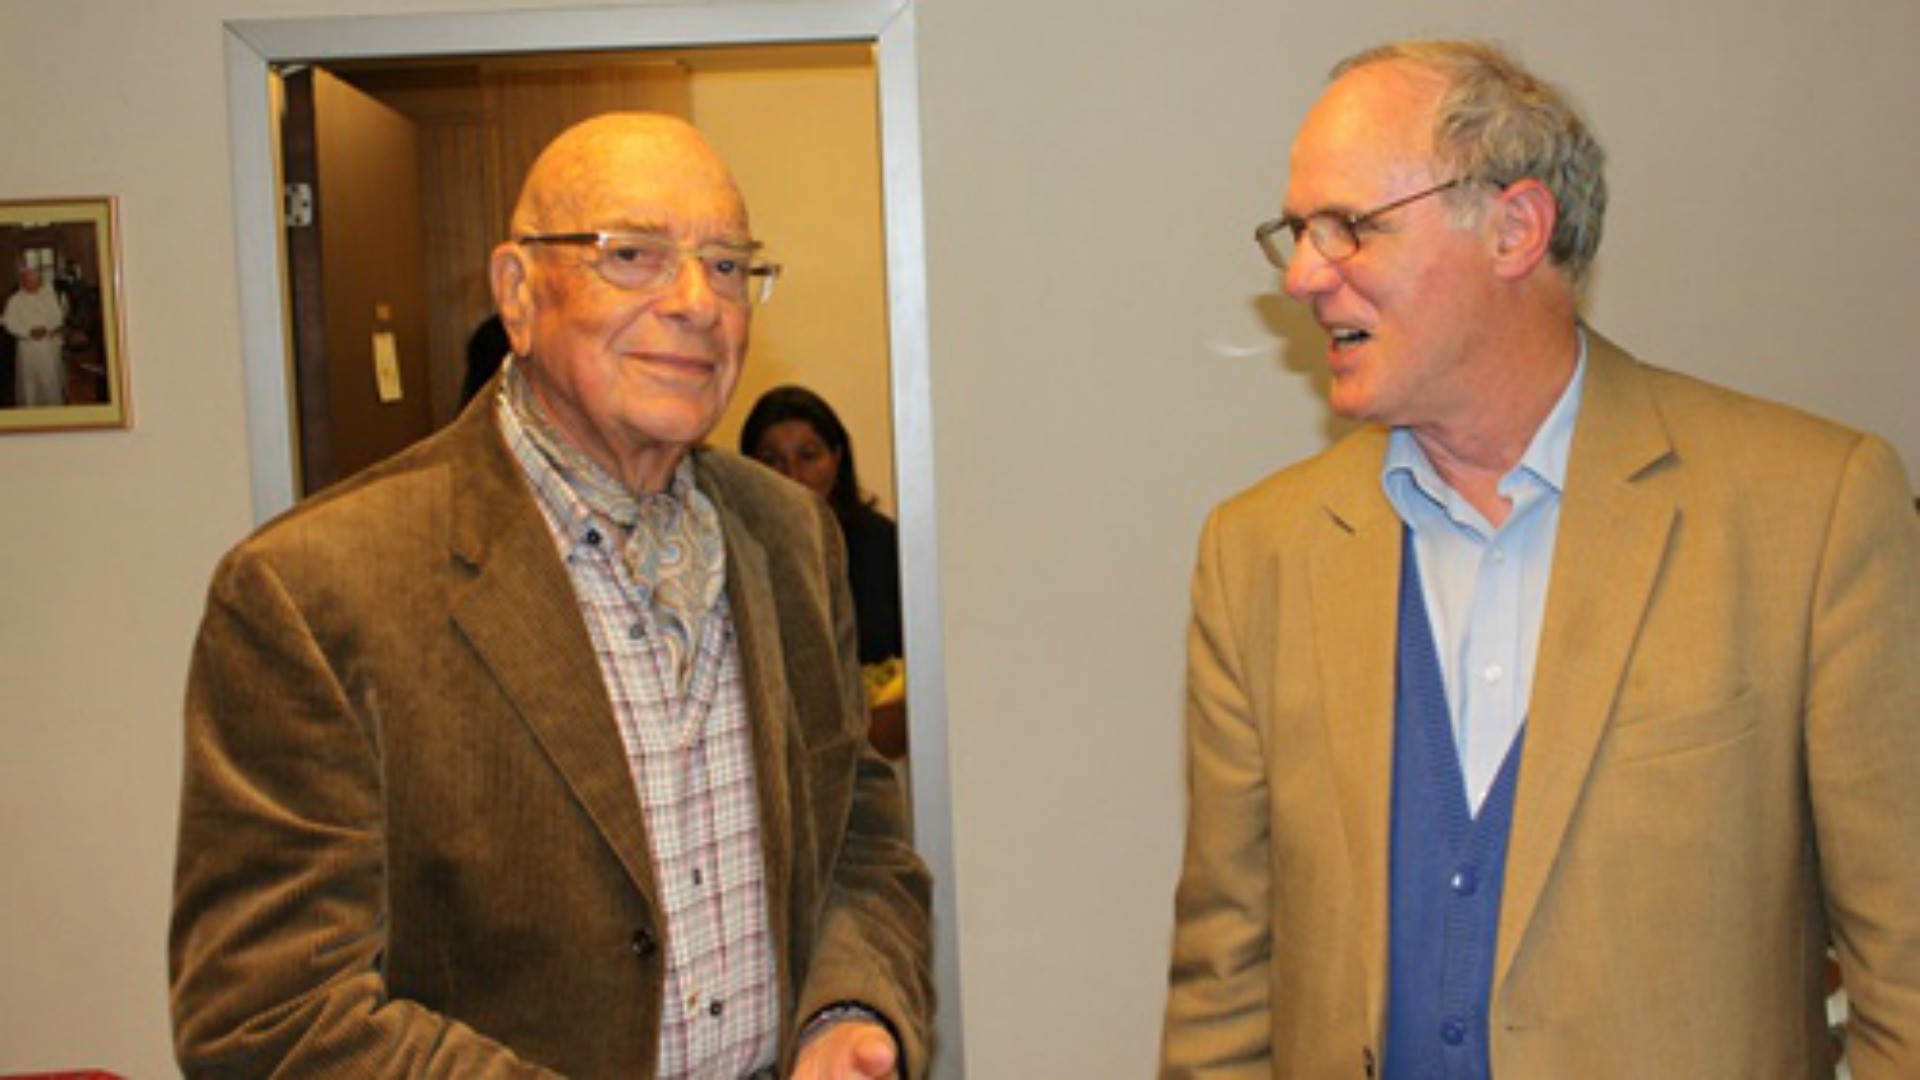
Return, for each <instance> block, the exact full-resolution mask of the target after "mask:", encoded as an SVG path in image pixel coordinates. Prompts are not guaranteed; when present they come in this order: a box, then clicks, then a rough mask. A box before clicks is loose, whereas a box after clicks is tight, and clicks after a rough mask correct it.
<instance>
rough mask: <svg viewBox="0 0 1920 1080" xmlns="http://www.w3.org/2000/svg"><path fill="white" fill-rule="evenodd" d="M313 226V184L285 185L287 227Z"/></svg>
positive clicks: (302, 227)
mask: <svg viewBox="0 0 1920 1080" xmlns="http://www.w3.org/2000/svg"><path fill="white" fill-rule="evenodd" d="M312 227H313V185H312V184H288V185H287V228H289V229H307V228H312Z"/></svg>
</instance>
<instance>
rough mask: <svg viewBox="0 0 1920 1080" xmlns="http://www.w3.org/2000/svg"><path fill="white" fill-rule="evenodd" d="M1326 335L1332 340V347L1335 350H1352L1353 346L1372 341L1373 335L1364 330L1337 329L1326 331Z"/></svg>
mask: <svg viewBox="0 0 1920 1080" xmlns="http://www.w3.org/2000/svg"><path fill="white" fill-rule="evenodd" d="M1328 333H1329V334H1330V335H1331V336H1332V338H1333V347H1334V348H1335V349H1347V348H1352V347H1353V346H1355V345H1364V344H1366V343H1367V342H1369V341H1372V340H1373V335H1372V334H1370V333H1368V332H1366V331H1365V330H1352V329H1346V328H1338V329H1334V330H1331V331H1328Z"/></svg>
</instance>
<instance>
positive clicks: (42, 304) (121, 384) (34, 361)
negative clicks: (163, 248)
mask: <svg viewBox="0 0 1920 1080" xmlns="http://www.w3.org/2000/svg"><path fill="white" fill-rule="evenodd" d="M118 234H119V222H118V220H117V216H116V206H115V203H114V200H113V198H112V197H111V196H89V197H77V198H56V199H4V200H0V274H4V277H0V434H4V433H7V432H17V431H69V430H78V429H83V428H124V427H126V426H127V425H128V423H129V421H130V420H131V417H132V409H131V408H130V406H129V402H128V401H127V360H126V355H125V351H124V349H123V348H122V345H121V312H120V304H121V298H120V251H119V236H118Z"/></svg>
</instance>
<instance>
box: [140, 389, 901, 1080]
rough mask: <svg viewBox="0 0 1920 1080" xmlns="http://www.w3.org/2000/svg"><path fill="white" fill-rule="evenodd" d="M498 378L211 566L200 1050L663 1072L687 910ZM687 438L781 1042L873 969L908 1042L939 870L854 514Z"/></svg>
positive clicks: (357, 1066) (196, 821)
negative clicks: (852, 552)
mask: <svg viewBox="0 0 1920 1080" xmlns="http://www.w3.org/2000/svg"><path fill="white" fill-rule="evenodd" d="M481 401H482V404H481V405H478V406H476V407H475V408H472V409H469V410H468V412H467V413H466V414H465V415H463V416H462V417H461V418H460V419H458V420H457V421H456V422H455V423H454V424H453V425H451V426H450V427H449V428H448V429H447V430H446V431H445V432H443V433H442V434H440V435H439V436H436V437H435V438H433V439H431V440H429V441H427V442H426V443H423V444H422V445H420V446H418V447H415V448H413V449H411V450H409V451H406V452H405V453H403V454H401V455H400V456H398V457H396V458H395V459H393V460H392V461H390V462H388V463H386V464H384V465H381V466H379V467H377V468H376V469H375V470H373V471H372V472H370V473H368V474H366V475H364V476H362V477H360V478H358V479H356V480H353V481H351V482H349V483H348V484H346V485H344V486H343V487H342V488H340V489H338V490H336V491H334V492H330V493H328V494H325V495H323V496H321V497H319V498H317V499H314V500H311V501H309V502H307V503H305V504H303V505H301V506H300V507H298V508H296V509H295V510H293V511H292V512H291V513H290V514H288V515H287V516H285V517H283V518H281V519H279V520H278V521H276V522H273V523H271V524H269V525H268V526H266V527H265V528H264V529H263V530H262V531H261V532H260V533H259V534H257V535H256V536H254V537H253V538H251V539H249V540H248V541H246V542H245V543H243V544H242V545H240V546H239V547H238V548H237V549H235V550H234V551H233V552H232V553H231V554H229V555H228V556H227V558H226V559H225V560H224V561H223V562H222V563H221V565H220V568H219V570H218V572H217V573H216V575H215V578H214V582H213V586H212V591H211V595H210V597H209V600H208V604H207V611H206V617H205V621H204V623H203V624H202V627H201V632H200V637H199V641H198V643H197V645H196V648H195V651H194V659H193V666H192V674H191V677H190V685H189V690H188V701H187V729H186V781H185V795H184V801H183V809H182V815H181V826H180V853H179V864H178V876H177V882H176V891H175V907H174V919H173V931H172V949H171V959H172V970H173V997H172V1000H173V1012H174V1022H175V1032H176V1044H177V1051H178V1054H179V1057H180V1061H181V1064H182V1066H183V1067H184V1068H185V1070H186V1071H187V1072H188V1073H189V1074H193V1075H206V1076H259V1075H266V1074H268V1073H273V1074H275V1075H291V1076H322V1075H326V1076H334V1075H347V1076H375V1075H379V1076H400V1075H408V1076H447V1077H463V1078H465V1077H496V1076H498V1077H504V1076H533V1075H546V1074H548V1070H551V1071H552V1072H554V1073H563V1074H568V1075H573V1076H582V1077H621V1076H626V1077H631V1076H648V1075H651V1074H652V1071H653V1063H654V1060H655V1056H656V1046H657V1039H658V1026H659V1025H658V1018H659V1014H660V997H661V989H662V984H663V978H664V961H665V947H664V935H665V934H666V933H667V931H668V929H669V928H667V927H664V926H663V925H662V924H661V917H660V913H659V907H658V903H657V900H656V896H657V893H656V889H655V885H654V881H653V867H652V865H651V859H650V857H649V854H648V846H647V837H646V822H645V820H644V818H643V814H642V812H641V809H640V804H639V801H638V799H637V797H636V796H635V793H634V790H633V782H632V780H631V779H630V776H629V773H628V770H627V765H626V754H625V751H624V749H623V747H622V744H621V740H620V736H619V733H618V730H617V728H616V726H615V723H614V719H613V714H612V708H611V706H610V704H609V703H608V700H607V695H606V693H605V691H604V689H603V686H602V681H601V677H600V671H599V668H598V666H597V662H596V660H595V658H594V652H593V646H592V644H591V641H590V638H589V636H588V633H587V630H586V627H585V624H584V623H583V622H582V619H581V616H580V614H579V611H578V608H577V606H576V602H575V599H574V594H573V591H572V588H571V586H570V585H569V582H568V578H567V574H566V570H565V569H564V567H563V566H562V564H561V562H560V559H559V557H558V555H557V553H556V551H555V548H554V544H553V541H552V539H551V537H550V534H549V531H548V528H547V525H546V522H545V520H544V519H543V518H542V516H541V513H540V511H539V508H538V507H537V506H536V505H535V503H534V501H533V498H532V495H531V493H530V491H529V489H528V487H527V484H526V481H525V479H524V477H523V476H522V474H521V473H520V471H519V468H518V466H517V464H516V463H515V462H514V461H513V459H512V457H511V455H510V454H509V452H508V451H507V449H506V447H505V444H504V443H503V442H502V440H501V438H500V435H499V433H498V430H497V427H496V423H495V420H494V417H493V410H492V407H491V401H492V395H490V394H489V395H483V397H482V399H481ZM697 463H698V468H699V475H700V486H701V488H702V490H703V491H705V492H707V493H708V494H709V495H710V496H711V497H712V499H713V500H714V502H715V503H716V504H717V505H718V507H719V510H720V516H721V521H722V525H723V528H724V531H725V535H726V544H727V559H728V582H727V596H728V601H729V603H730V604H731V607H732V613H733V617H734V621H735V625H736V628H737V630H738V642H739V649H740V659H741V663H742V668H743V674H744V677H745V683H746V688H747V695H748V704H749V712H750V716H751V724H752V731H753V741H754V754H755V759H756V762H757V765H758V776H757V780H758V786H759V796H760V811H761V813H760V825H761V834H762V840H763V843H764V845H765V849H766V858H767V877H768V903H769V909H768V910H769V916H770V923H771V928H772V931H773V935H774V950H775V956H776V960H777V963H778V965H779V982H780V1006H781V1013H782V1021H783V1029H784V1034H783V1036H782V1040H781V1042H782V1058H783V1061H787V1062H790V1061H791V1057H792V1053H793V1044H794V1035H795V1034H796V1028H797V1026H798V1022H799V1021H800V1020H802V1019H804V1018H805V1017H807V1016H809V1015H811V1014H812V1012H814V1011H815V1010H817V1009H819V1008H820V1007H822V1006H824V1005H828V1004H831V1003H833V1002H836V1001H841V1000H857V1001H861V1002H864V1003H866V1004H868V1005H871V1006H873V1007H874V1008H876V1009H878V1010H880V1011H881V1012H882V1013H883V1014H884V1015H886V1016H887V1017H888V1018H889V1019H890V1020H891V1021H892V1022H893V1023H894V1024H895V1025H896V1027H897V1028H898V1029H899V1033H900V1036H901V1038H902V1040H903V1043H904V1049H905V1052H906V1057H907V1061H908V1062H909V1063H910V1065H911V1066H912V1067H913V1068H914V1070H915V1072H916V1074H919V1073H921V1072H923V1071H924V1069H925V1067H926V1062H927V1060H928V1045H927V1039H928V1023H929V1018H930V1012H931V1000H930V999H931V986H930V977H929V971H928V957H929V945H928V942H929V937H928V926H927V904H928V882H927V878H926V875H925V871H924V870H923V868H922V867H921V865H920V863H919V861H918V860H917V859H916V857H915V856H914V854H913V853H912V851H911V850H910V849H909V847H908V844H907V841H906V840H905V829H904V824H903V821H904V816H903V806H902V804H901V801H900V797H899V793H898V791H897V789H896V786H895V784H894V782H893V778H892V774H891V773H890V771H889V770H888V769H887V767H886V765H885V764H884V763H883V762H882V761H881V760H880V758H879V757H877V756H876V755H874V754H873V753H872V752H871V750H870V749H868V747H867V745H866V738H865V734H866V709H865V698H864V696H863V690H862V684H861V681H860V678H859V669H858V666H857V661H856V659H855V652H854V637H853V624H852V616H851V614H850V612H851V610H852V609H851V605H850V600H849V597H848V594H847V590H846V585H845V578H844V573H843V571H842V569H841V567H842V561H843V558H844V556H843V554H842V550H841V545H840V539H839V534H838V532H837V530H836V529H835V528H834V526H833V524H832V515H831V514H830V513H828V512H827V511H826V509H825V507H824V505H823V504H821V503H820V502H819V500H817V499H814V498H811V497H810V496H808V495H806V494H805V493H804V492H803V491H802V490H801V489H800V488H798V487H796V486H794V485H792V484H789V483H787V482H786V481H783V480H780V479H778V478H777V477H775V476H774V475H773V474H772V473H770V472H767V471H765V470H763V469H761V468H760V467H759V466H757V465H753V464H751V463H747V462H744V461H742V460H740V459H738V458H734V457H731V456H728V455H723V454H718V453H705V452H702V453H700V454H699V455H698V457H697ZM783 1075H784V1073H783Z"/></svg>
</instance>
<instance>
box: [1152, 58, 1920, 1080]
mask: <svg viewBox="0 0 1920 1080" xmlns="http://www.w3.org/2000/svg"><path fill="white" fill-rule="evenodd" d="M1605 205H1606V185H1605V180H1604V176H1603V170H1602V154H1601V151H1600V147H1599V145H1598V144H1597V142H1596V141H1595V140H1594V138H1593V136H1592V134H1591V133H1590V132H1589V130H1588V128H1587V125H1586V124H1585V123H1584V122H1583V121H1582V120H1581V118H1580V116H1579V115H1578V113H1577V112H1576V111H1575V110H1574V108H1573V107H1572V105H1571V104H1570V102H1569V101H1568V100H1567V98H1566V97H1565V96H1564V95H1563V94H1562V93H1561V92H1560V91H1559V90H1558V89H1556V88H1555V87H1553V86H1551V85H1549V84H1547V83H1545V82H1543V81H1541V80H1539V79H1538V78H1536V77H1534V76H1533V75H1531V74H1529V73H1528V72H1527V71H1525V70H1524V69H1522V68H1521V67H1520V66H1519V65H1518V64H1517V63H1516V62H1515V61H1513V60H1512V59H1511V58H1510V57H1509V56H1507V55H1506V54H1505V53H1503V52H1501V51H1500V50H1498V49H1495V48H1492V47H1489V46H1485V45H1480V44H1473V43H1464V42H1413V43H1404V44H1398V45H1390V46H1386V47H1383V48H1379V49H1374V50H1370V51H1368V52H1366V53H1362V54H1360V55H1358V56H1355V57H1353V58H1351V59H1349V60H1347V61H1345V62H1343V63H1342V64H1341V65H1340V66H1339V67H1337V68H1336V69H1335V71H1334V75H1333V79H1332V81H1331V83H1330V85H1329V86H1328V88H1327V90H1326V92H1325V93H1324V94H1323V95H1322V97H1321V98H1320V100H1319V102H1318V103H1317V104H1315V105H1314V107H1313V109H1312V110H1311V112H1310V113H1309V114H1308V116H1307V118H1306V121H1305V123H1304V125H1303V126H1302V128H1301V130H1300V132H1299V135H1298V137H1297V139H1296V140H1295V142H1294V145H1293V153H1292V163H1291V173H1290V177H1289V181H1288V186H1287V191H1286V198H1285V202H1284V205H1283V213H1282V215H1281V216H1280V217H1279V218H1277V219H1275V220H1273V221H1271V222H1268V223H1266V224H1264V225H1262V226H1260V227H1259V229H1258V230H1257V231H1256V237H1257V239H1258V240H1259V241H1260V242H1261V245H1262V246H1263V248H1264V249H1265V250H1266V252H1267V255H1268V257H1269V258H1270V259H1271V260H1272V262H1273V263H1274V265H1275V266H1276V267H1278V268H1280V269H1281V270H1283V271H1284V272H1285V288H1286V291H1287V293H1288V295H1290V296H1291V297H1293V298H1294V299H1295V300H1296V301H1298V302H1300V303H1302V304H1305V305H1308V306H1309V307H1310V308H1311V309H1312V313H1313V316H1314V319H1315V320H1316V321H1317V322H1318V323H1319V324H1320V326H1321V327H1322V328H1323V329H1324V330H1325V331H1326V334H1327V337H1328V343H1327V349H1326V354H1325V362H1326V364H1327V367H1328V371H1329V374H1330V376H1331V391H1330V395H1331V404H1332V407H1333V409H1334V411H1335V412H1337V413H1339V414H1340V415H1342V416H1345V417H1349V418H1352V419H1354V420H1358V421H1361V422H1362V424H1363V426H1362V427H1361V428H1360V430H1358V431H1357V432H1355V433H1354V434H1353V435H1351V436H1349V437H1348V438H1346V439H1344V440H1343V441H1341V442H1340V443H1339V444H1338V445H1336V446H1334V447H1332V448H1331V449H1329V450H1327V451H1326V452H1324V453H1322V454H1320V455H1318V456H1317V457H1315V458H1313V459H1311V460H1309V461H1306V462H1303V463H1301V464H1298V465H1295V466H1293V467H1291V468H1288V469H1285V470H1283V471H1281V472H1279V473H1277V474H1275V475H1274V476H1272V477H1269V478H1268V479H1267V480H1265V481H1263V482H1261V483H1260V484H1258V485H1256V486H1254V487H1253V488H1251V489H1249V490H1248V491H1246V492H1244V493H1242V494H1240V495H1238V496H1236V497H1234V498H1232V499H1230V500H1228V501H1227V502H1225V503H1224V504H1222V505H1221V506H1220V507H1219V508H1217V509H1216V510H1215V512H1214V513H1213V515H1212V516H1211V517H1210V518H1209V520H1208V523H1207V525H1206V528H1205V532H1204V534H1203V536H1202V539H1201V544H1200V552H1199V560H1198V567H1197V569H1196V572H1195V576H1194V584H1193V621H1192V628H1191V634H1190V638H1189V650H1188V664H1189V669H1188V704H1187V724H1186V727H1187V751H1188V768H1189V773H1188V782H1189V792H1190V804H1189V822H1188V831H1187V843H1186V856H1185V864H1184V867H1183V870H1182V874H1181V879H1180V885H1179V889H1178V893H1177V896H1176V900H1175V907H1176V928H1175V935H1174V943H1173V957H1172V967H1171V990H1170V995H1169V1000H1168V1004H1167V1011H1166V1020H1165V1032H1164V1038H1163V1059H1162V1074H1163V1075H1164V1076H1167V1077H1248V1078H1252V1077H1260V1078H1263V1080H1264V1078H1268V1077H1280V1076H1298V1077H1316V1078H1317V1077H1327V1076H1355V1077H1359V1076H1377V1075H1384V1076H1387V1077H1389V1078H1394V1080H1398V1078H1402V1077H1447V1078H1449V1080H1453V1078H1479V1080H1485V1078H1487V1077H1490V1076H1498V1077H1503V1078H1523V1080H1526V1078H1542V1077H1551V1078H1553V1080H1580V1078H1587V1077H1591V1078H1594V1080H1617V1078H1620V1077H1634V1078H1636V1080H1645V1078H1661V1077H1672V1078H1675V1080H1678V1078H1683V1077H1684V1078H1687V1080H1700V1078H1725V1080H1752V1078H1756V1077H1783V1078H1784V1077H1813V1076H1820V1075H1826V1076H1831V1075H1832V1070H1833V1058H1834V1053H1835V1047H1834V1045H1833V1042H1832V1040H1831V1039H1830V1038H1829V1035H1828V1030H1827V1022H1826V1016H1825V1012H1824V1000H1823V999H1824V990H1823V978H1822V975H1823V967H1824V963H1825V958H1826V955H1827V952H1828V948H1829V945H1830V944H1831V947H1832V949H1833V951H1834V953H1835V954H1836V955H1837V957H1838V960H1839V965H1840V968H1841V969H1842V971H1843V972H1844V977H1845V984H1846V987H1847V990H1848V992H1849V995H1850V998H1851V1001H1852V1006H1853V1017H1854V1022H1853V1024H1852V1026H1851V1032H1852V1033H1851V1036H1850V1041H1849V1043H1848V1045H1847V1058H1848V1060H1849V1062H1850V1064H1851V1067H1852V1070H1853V1075H1854V1076H1855V1077H1856V1078H1858V1080H1867V1078H1873V1080H1891V1078H1895V1077H1905V1078H1911V1077H1915V1076H1920V522H1916V519H1915V515H1914V513H1913V504H1912V498H1913V496H1912V490H1911V488H1910V486H1909V483H1908V480H1907V478H1906V476H1905V475H1904V473H1903V471H1902V469H1901V466H1900V463H1899V461H1898V460H1897V458H1896V456H1895V454H1894V452H1893V451H1892V449H1891V448H1890V447H1889V446H1888V445H1887V444H1886V443H1885V442H1884V441H1882V440H1880V439H1878V438H1875V437H1872V436H1869V435H1863V434H1860V433H1857V432H1854V431H1849V430H1847V429H1845V428H1842V427H1840V426H1838V425H1835V424H1832V423H1829V422H1826V421H1823V420H1818V419H1815V418H1812V417H1809V416H1807V415H1805V414H1802V413H1799V412H1795V411H1793V410H1791V409H1788V408H1785V407H1782V406H1778V405H1772V404H1768V403H1765V402H1761V401H1757V400H1754V399H1752V398H1748V397H1744V396H1741V395H1739V394H1736V393H1734V392H1732V391H1729V390H1725V389H1721V388H1718V387H1714V386H1710V385H1707V384H1705V383H1702V382H1699V381H1697V380H1694V379H1691V378H1688V377H1686V376H1683V375H1679V374H1675V373H1673V372H1670V371H1665V370H1662V369H1660V368H1657V367H1654V366H1651V365H1649V364H1646V363H1643V362H1641V361H1639V360H1637V359H1635V358H1633V357H1632V356H1629V355H1628V354H1627V353H1626V352H1625V351H1623V350H1622V349H1621V348H1620V347H1618V346H1616V345H1615V344H1613V343H1612V342H1610V341H1608V340H1607V339H1606V338H1604V337H1602V336H1601V335H1600V334H1599V333H1597V332H1595V331H1593V330H1592V329H1590V328H1588V327H1587V326H1585V325H1584V323H1583V322H1582V320H1581V318H1580V316H1579V314H1578V307H1579V299H1580V290H1581V286H1582V283H1583V281H1584V280H1585V278H1586V276H1587V271H1588V268H1589V265H1590V263H1591V261H1592V259H1593V256H1594V252H1595V250H1596V249H1597V247H1598V244H1599V239H1600V233H1601V224H1602V219H1603V214H1604V210H1605Z"/></svg>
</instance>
